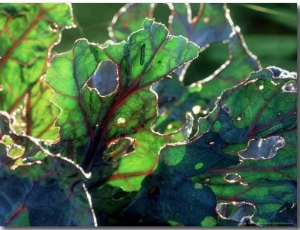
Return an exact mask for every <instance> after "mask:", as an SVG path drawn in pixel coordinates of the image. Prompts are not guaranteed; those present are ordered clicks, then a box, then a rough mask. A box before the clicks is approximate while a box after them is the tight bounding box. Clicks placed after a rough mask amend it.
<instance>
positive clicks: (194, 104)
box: [154, 28, 260, 132]
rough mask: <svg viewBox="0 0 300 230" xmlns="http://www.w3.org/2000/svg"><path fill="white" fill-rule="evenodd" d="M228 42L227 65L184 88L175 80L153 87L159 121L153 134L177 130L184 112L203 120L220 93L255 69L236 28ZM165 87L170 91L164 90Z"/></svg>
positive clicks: (254, 64)
mask: <svg viewBox="0 0 300 230" xmlns="http://www.w3.org/2000/svg"><path fill="white" fill-rule="evenodd" d="M229 42H230V43H229V44H230V45H229V51H230V56H229V59H228V61H227V62H226V63H225V64H224V65H223V66H222V67H221V68H220V69H218V70H217V71H216V72H215V73H214V74H213V75H211V76H209V77H208V78H206V79H204V80H202V81H199V82H196V83H194V84H192V85H191V86H187V87H185V86H183V84H182V83H181V82H180V81H179V80H178V79H176V77H175V78H173V79H164V80H163V81H161V82H159V83H158V84H156V85H155V86H154V89H155V91H156V92H157V93H158V95H159V107H160V117H159V118H158V119H157V120H156V122H155V127H156V130H158V131H160V132H166V131H170V130H168V129H167V127H171V126H172V128H176V127H178V126H181V125H182V124H183V123H184V122H185V113H186V111H190V112H191V113H192V114H193V116H194V117H196V118H199V117H203V116H205V115H206V114H207V113H208V112H209V111H211V110H212V109H213V108H214V105H215V101H216V100H217V97H218V96H219V95H220V94H221V93H222V92H223V91H224V90H226V89H228V88H231V87H233V86H235V85H237V84H239V83H241V82H242V81H243V80H245V79H246V78H247V76H248V74H249V73H250V72H252V71H256V70H258V69H259V67H260V65H259V62H258V61H257V59H256V57H255V56H253V55H252V54H251V53H250V52H249V50H248V49H247V46H246V44H245V43H244V40H243V37H242V34H241V33H240V32H239V30H238V28H236V31H235V34H232V35H231V37H230V40H229ZM169 84H172V85H173V87H168V85H169ZM195 121H197V119H195ZM196 125H197V124H194V127H196ZM171 130H172V129H171Z"/></svg>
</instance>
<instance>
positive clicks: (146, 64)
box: [46, 19, 199, 190]
mask: <svg viewBox="0 0 300 230" xmlns="http://www.w3.org/2000/svg"><path fill="white" fill-rule="evenodd" d="M198 52H199V48H198V47H197V46H196V45H195V44H193V43H191V42H189V41H188V40H187V39H185V38H184V37H182V36H171V35H168V31H167V29H166V28H165V26H163V25H162V24H159V23H156V22H154V21H153V20H150V19H146V20H145V21H144V23H143V29H141V30H138V31H136V32H134V33H133V34H132V35H130V36H129V38H128V40H127V42H121V43H118V44H112V45H108V46H106V47H99V46H97V45H93V44H89V43H88V42H87V41H86V40H78V41H77V42H76V44H75V46H74V48H73V50H72V51H70V52H67V53H65V54H61V55H57V56H56V57H55V58H54V59H53V60H52V62H51V66H50V68H49V71H48V72H47V76H46V82H47V83H48V84H49V85H50V86H51V87H52V88H53V89H54V91H55V94H54V96H53V97H52V101H53V102H54V103H55V104H56V105H57V106H58V107H59V108H60V110H61V113H60V115H59V117H58V119H57V125H58V126H59V127H60V142H58V143H57V144H56V145H54V146H52V148H51V149H52V151H55V149H59V150H58V152H60V153H61V154H62V155H63V156H67V157H69V158H71V159H72V160H74V161H75V162H76V163H78V164H79V165H82V166H83V168H84V169H85V170H86V171H90V170H92V169H93V170H95V171H93V175H94V176H95V177H97V179H96V180H95V181H98V182H99V181H102V179H104V178H107V177H108V176H110V175H109V174H111V170H110V169H111V168H116V169H117V171H116V172H115V174H114V175H112V176H111V177H110V179H109V180H110V181H111V183H113V185H114V186H121V187H123V188H124V189H126V190H137V189H139V187H140V182H141V180H142V179H143V177H145V175H147V174H149V173H151V172H152V171H153V170H154V168H155V167H156V164H157V160H158V155H157V153H158V151H159V149H160V148H161V147H162V146H163V145H164V144H166V143H168V142H169V141H170V137H169V136H162V135H159V134H158V133H154V132H152V130H151V123H152V122H153V120H154V118H155V117H156V116H157V104H156V95H155V93H154V92H153V91H152V90H151V89H150V87H151V85H152V84H153V83H154V82H156V81H158V80H160V79H162V78H164V77H165V76H167V75H168V74H169V73H170V72H172V71H174V70H175V69H176V68H177V67H178V66H180V65H182V64H183V63H185V62H186V61H189V60H191V59H193V58H195V57H196V56H197V55H198ZM103 61H106V62H107V61H109V62H112V63H113V65H102V63H103ZM99 64H100V65H99ZM98 65H99V67H98V70H97V71H96V68H97V66H98ZM101 68H106V70H107V71H111V73H117V79H116V81H117V85H116V84H115V82H114V81H113V83H112V84H113V87H111V88H110V89H106V88H105V89H104V88H103V87H101V85H100V86H99V87H98V90H97V89H96V88H92V87H89V85H93V84H95V82H97V81H96V79H97V76H95V77H93V74H94V72H95V71H96V73H101V71H99V69H101ZM102 76H103V74H98V77H102ZM112 76H116V75H112ZM92 77H93V78H92ZM95 78H96V79H95ZM90 79H92V82H90ZM102 80H103V79H102ZM115 87H116V88H115ZM114 88H115V90H114ZM103 91H104V92H105V93H104V94H105V95H106V96H103V95H101V92H103ZM107 93H108V94H107ZM125 137H129V138H130V139H128V140H134V141H125V142H124V141H123V140H122V138H123V139H124V138H125ZM177 141H178V140H177ZM112 145H113V147H112ZM106 149H107V150H106ZM113 149H119V150H114V151H113V152H110V151H112V150H113ZM107 157H108V159H113V161H116V162H115V163H114V164H111V162H108V161H107V160H106V158H107ZM116 159H118V160H116ZM109 161H110V160H109ZM100 165H101V166H102V167H100ZM105 165H106V167H105ZM101 170H102V171H101ZM103 170H104V171H103ZM107 170H108V171H107ZM101 177H102V178H101ZM92 181H93V179H92Z"/></svg>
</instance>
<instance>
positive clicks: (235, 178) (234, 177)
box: [224, 173, 242, 183]
mask: <svg viewBox="0 0 300 230" xmlns="http://www.w3.org/2000/svg"><path fill="white" fill-rule="evenodd" d="M241 178H242V177H241V176H240V175H239V174H237V173H227V174H226V176H225V177H224V180H225V181H227V182H228V183H237V182H239V181H240V180H241Z"/></svg>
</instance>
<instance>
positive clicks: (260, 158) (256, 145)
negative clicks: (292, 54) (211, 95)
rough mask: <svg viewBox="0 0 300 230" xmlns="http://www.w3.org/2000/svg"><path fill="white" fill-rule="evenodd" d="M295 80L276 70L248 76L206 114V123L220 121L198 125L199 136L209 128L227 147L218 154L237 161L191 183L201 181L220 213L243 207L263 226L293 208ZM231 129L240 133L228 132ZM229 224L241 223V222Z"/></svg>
mask: <svg viewBox="0 0 300 230" xmlns="http://www.w3.org/2000/svg"><path fill="white" fill-rule="evenodd" d="M296 79H297V75H296V73H289V72H288V71H285V70H282V69H280V68H276V67H269V68H267V69H263V70H261V71H258V72H255V73H252V74H251V75H250V77H249V78H248V80H247V81H245V82H244V83H243V84H241V85H239V86H237V87H234V88H232V89H229V90H226V91H225V92H224V93H223V94H222V96H221V98H220V100H219V103H218V108H217V109H216V110H215V113H212V114H210V115H211V117H212V118H213V117H216V116H219V117H220V116H222V117H223V118H222V119H221V120H220V119H219V120H218V121H216V120H214V119H212V118H211V119H210V120H209V119H208V120H207V121H208V123H209V124H210V125H208V123H206V122H205V121H204V120H200V126H203V129H202V130H203V131H204V130H207V127H211V130H213V131H215V132H220V134H222V136H223V137H222V138H223V140H225V141H226V143H227V145H225V146H223V148H222V149H223V151H224V152H226V153H228V154H230V155H233V156H238V157H239V158H240V161H241V163H240V164H239V165H236V166H231V167H229V168H226V169H218V170H211V171H210V172H209V173H205V174H203V175H201V176H199V177H197V179H196V181H197V182H199V183H202V182H204V181H207V185H209V186H210V187H211V188H212V190H213V191H214V192H215V193H216V195H217V197H218V202H219V203H220V204H221V205H220V207H219V208H220V210H222V209H224V207H222V205H223V206H224V205H229V204H234V203H236V202H248V203H250V204H252V205H254V206H255V209H254V211H253V210H252V211H251V212H249V213H247V216H249V217H250V219H251V221H254V222H255V223H256V224H258V225H262V226H265V225H268V224H270V223H271V222H274V221H273V220H274V219H275V217H276V216H277V215H278V213H279V212H280V211H279V210H280V209H281V208H282V207H283V206H284V205H285V204H286V203H296V202H297V163H296V162H297V151H296V145H297V133H296V130H297V88H296ZM222 120H223V122H222ZM234 127H236V128H237V130H240V131H239V132H235V131H233V130H232V128H234ZM244 128H247V129H246V130H245V131H243V129H244ZM200 130H201V128H200ZM204 132H205V131H204ZM204 132H203V133H204ZM242 136H244V137H243V138H241V137H242ZM219 214H222V212H221V211H220V213H219ZM223 217H224V218H227V219H228V220H233V219H230V218H232V217H230V216H227V215H223ZM235 218H236V219H234V220H235V221H238V222H241V221H242V218H243V216H239V218H238V219H237V217H235Z"/></svg>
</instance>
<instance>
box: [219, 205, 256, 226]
mask: <svg viewBox="0 0 300 230" xmlns="http://www.w3.org/2000/svg"><path fill="white" fill-rule="evenodd" d="M216 211H217V213H218V214H219V216H220V217H221V218H222V219H227V220H234V221H237V222H241V220H242V219H243V218H244V217H249V218H252V217H253V215H254V214H255V212H256V208H255V206H254V205H253V204H251V203H247V202H235V201H233V202H230V203H220V204H218V205H217V207H216Z"/></svg>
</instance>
